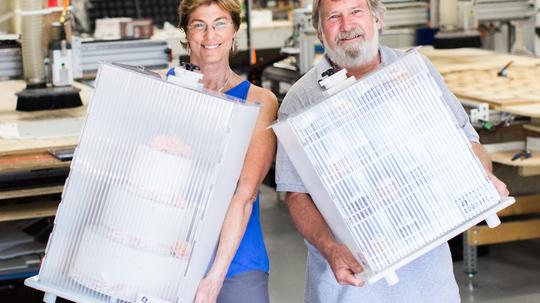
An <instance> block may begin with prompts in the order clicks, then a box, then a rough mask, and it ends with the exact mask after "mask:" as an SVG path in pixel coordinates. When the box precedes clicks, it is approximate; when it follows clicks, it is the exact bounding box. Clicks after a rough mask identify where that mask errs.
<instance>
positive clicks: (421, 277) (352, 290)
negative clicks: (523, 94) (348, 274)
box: [276, 46, 479, 303]
mask: <svg viewBox="0 0 540 303" xmlns="http://www.w3.org/2000/svg"><path fill="white" fill-rule="evenodd" d="M379 53H380V56H381V65H382V66H385V65H388V64H390V63H392V62H394V61H395V60H396V59H398V58H399V57H400V56H403V55H404V52H402V51H398V50H395V49H391V48H388V47H384V46H381V47H380V48H379ZM425 61H426V63H427V66H428V68H429V70H430V72H431V74H432V75H433V77H434V78H435V80H436V82H437V83H438V84H439V87H440V88H441V90H442V92H443V96H444V99H445V101H446V102H447V104H448V106H449V108H450V109H451V111H452V112H453V113H454V117H455V120H456V123H457V124H458V125H459V126H460V127H461V128H462V129H463V130H464V132H465V134H466V136H467V137H468V138H469V140H471V141H474V142H479V141H478V134H477V133H476V131H475V130H474V128H473V127H472V125H471V124H470V122H469V118H468V116H467V114H466V112H465V110H464V109H463V107H462V106H461V104H460V103H459V101H458V100H457V98H456V97H455V96H454V95H453V94H452V92H450V90H449V89H448V88H447V87H446V85H445V84H444V80H443V79H442V77H441V75H440V74H439V73H438V72H437V71H436V69H435V67H433V65H432V64H431V62H429V60H428V59H427V58H426V59H425ZM330 67H331V65H330V63H329V62H328V60H327V59H326V58H323V59H322V60H321V62H320V63H319V64H318V65H317V66H316V67H314V68H312V69H311V70H309V71H308V72H307V73H306V74H305V75H304V76H303V77H302V78H301V79H300V80H298V81H297V82H296V83H295V84H294V85H293V86H292V87H291V89H290V90H289V91H288V93H287V95H286V96H285V99H284V100H283V103H282V105H281V107H280V109H279V112H278V118H279V119H283V118H285V117H287V116H288V115H292V114H295V113H297V112H299V111H301V110H302V109H304V108H306V107H307V106H309V105H311V104H314V103H315V102H318V101H321V100H322V99H323V98H324V97H323V89H322V88H321V87H320V86H319V84H318V80H320V79H321V73H322V72H324V71H326V70H328V69H329V68H330ZM276 184H277V191H284V192H303V193H307V192H308V191H307V189H306V187H305V186H304V184H303V182H302V180H301V179H300V176H299V175H298V173H297V172H296V169H295V168H294V166H293V164H292V163H291V161H290V159H289V157H288V156H287V154H286V153H285V150H284V149H283V146H282V145H281V144H279V143H278V150H277V155H276ZM306 244H307V246H308V260H307V263H308V264H307V272H306V289H305V302H310V303H318V302H320V303H323V302H325V303H329V302H340V303H342V302H369V303H372V302H381V303H382V302H384V303H388V302H426V303H427V302H441V303H446V302H448V303H450V302H452V303H453V302H459V301H460V298H459V291H458V288H457V284H456V281H455V278H454V274H453V269H452V260H451V256H450V250H449V248H448V245H447V244H444V245H441V246H439V247H437V248H435V249H433V250H432V251H430V252H429V253H427V254H425V255H424V256H422V257H420V258H418V259H416V260H415V261H413V262H411V263H409V264H408V265H406V266H405V267H403V268H401V269H400V270H398V272H397V274H398V276H399V277H400V282H399V283H398V284H397V285H394V286H391V287H389V286H387V285H386V282H385V281H379V282H377V283H375V284H366V285H365V286H364V287H352V286H341V285H339V284H338V283H337V282H336V280H335V278H334V276H333V273H332V270H331V269H330V267H329V265H328V263H327V262H326V260H325V259H324V258H323V257H322V255H321V254H320V252H319V251H318V250H317V249H316V248H315V247H314V246H312V245H311V244H310V243H308V242H307V241H306Z"/></svg>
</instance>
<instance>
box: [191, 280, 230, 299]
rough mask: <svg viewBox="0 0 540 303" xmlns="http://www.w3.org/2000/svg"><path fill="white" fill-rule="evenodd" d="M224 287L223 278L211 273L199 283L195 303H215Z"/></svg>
mask: <svg viewBox="0 0 540 303" xmlns="http://www.w3.org/2000/svg"><path fill="white" fill-rule="evenodd" d="M221 287H223V279H222V278H219V277H214V276H211V275H208V276H206V277H205V278H204V279H202V280H201V282H200V283H199V287H198V288H197V294H196V295H195V302H194V303H215V302H216V300H217V297H218V295H219V292H220V291H221Z"/></svg>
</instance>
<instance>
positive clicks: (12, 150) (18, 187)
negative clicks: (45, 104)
mask: <svg viewBox="0 0 540 303" xmlns="http://www.w3.org/2000/svg"><path fill="white" fill-rule="evenodd" d="M75 86H76V87H78V88H80V89H81V93H80V94H81V99H82V100H83V103H84V104H86V103H87V101H88V100H89V97H90V95H91V92H92V89H91V88H90V87H88V86H86V85H83V84H76V85H75ZM24 87H25V83H24V82H23V81H18V80H14V81H0V222H6V221H16V220H24V219H34V218H44V217H52V216H54V215H55V214H56V209H57V207H58V204H59V202H60V199H61V195H60V194H61V193H62V191H63V187H64V183H65V179H66V177H67V175H68V173H69V166H70V164H71V162H70V161H60V160H58V159H57V158H55V157H54V156H53V155H51V154H50V153H49V151H50V150H56V149H66V148H74V147H75V146H76V145H77V142H78V134H71V135H69V136H63V135H62V131H61V130H60V132H59V133H58V134H50V136H49V135H47V134H46V133H47V132H48V131H49V128H48V127H47V126H48V124H50V123H52V124H54V123H55V121H69V122H70V123H79V121H80V122H82V121H83V120H84V117H85V115H86V105H85V106H82V107H78V108H72V109H61V110H50V111H35V112H17V111H15V106H16V101H17V97H16V96H15V93H16V92H18V91H20V90H22V89H24ZM59 125H60V126H62V125H63V124H59ZM66 125H68V124H66ZM21 126H24V127H30V129H34V130H38V132H37V135H38V136H34V137H33V136H32V135H31V134H30V135H28V134H24V136H22V137H19V138H17V137H16V136H14V137H9V136H6V133H7V132H6V131H5V130H6V129H9V128H11V129H14V130H17V129H18V127H19V129H18V130H21V129H22V128H20V127H21ZM81 126H82V125H81ZM53 128H54V127H53ZM55 131H56V130H55ZM15 135H16V132H15ZM51 222H52V221H51ZM33 270H36V269H33ZM22 274H23V275H24V273H22ZM27 274H28V275H30V274H35V272H29V273H27ZM20 275H21V273H18V274H15V276H16V277H22V276H20ZM13 276H14V275H13V274H11V275H10V274H7V275H3V276H2V277H0V280H2V279H4V278H6V277H13Z"/></svg>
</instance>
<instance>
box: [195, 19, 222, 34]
mask: <svg viewBox="0 0 540 303" xmlns="http://www.w3.org/2000/svg"><path fill="white" fill-rule="evenodd" d="M232 24H233V23H232V22H231V21H229V20H217V21H215V22H214V23H213V24H212V28H213V29H214V30H215V31H216V32H222V31H224V30H225V29H227V28H228V27H229V26H230V25H232ZM188 29H190V30H192V31H193V32H195V33H205V32H206V30H208V24H206V23H204V22H202V21H195V22H193V23H191V24H190V25H189V26H188Z"/></svg>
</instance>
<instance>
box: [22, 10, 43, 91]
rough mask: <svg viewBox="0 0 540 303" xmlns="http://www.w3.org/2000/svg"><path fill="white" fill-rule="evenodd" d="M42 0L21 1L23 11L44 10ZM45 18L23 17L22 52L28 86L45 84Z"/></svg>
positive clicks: (37, 15)
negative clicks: (43, 39)
mask: <svg viewBox="0 0 540 303" xmlns="http://www.w3.org/2000/svg"><path fill="white" fill-rule="evenodd" d="M42 3H43V1H42V0H21V10H22V11H23V12H25V11H33V10H41V9H42V8H43V4H42ZM42 37H43V16H42V15H39V14H36V15H30V16H25V15H23V16H22V52H23V69H24V78H25V80H26V82H27V83H28V84H42V83H45V63H44V62H43V60H44V53H45V50H44V49H43V45H42Z"/></svg>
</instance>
